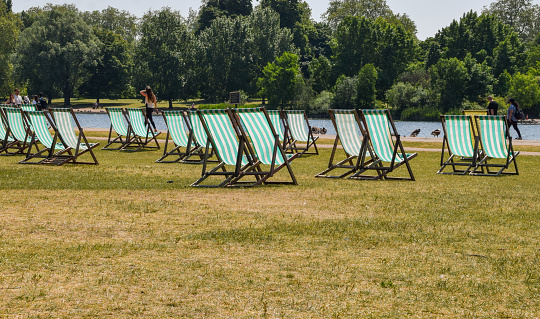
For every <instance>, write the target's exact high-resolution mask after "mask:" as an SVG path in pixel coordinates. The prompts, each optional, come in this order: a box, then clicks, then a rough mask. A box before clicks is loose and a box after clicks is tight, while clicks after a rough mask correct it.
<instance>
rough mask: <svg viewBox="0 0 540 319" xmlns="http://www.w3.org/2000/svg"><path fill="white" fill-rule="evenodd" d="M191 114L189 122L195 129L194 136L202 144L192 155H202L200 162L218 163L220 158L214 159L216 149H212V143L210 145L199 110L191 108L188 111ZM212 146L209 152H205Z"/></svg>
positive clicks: (193, 129)
mask: <svg viewBox="0 0 540 319" xmlns="http://www.w3.org/2000/svg"><path fill="white" fill-rule="evenodd" d="M188 115H189V124H190V125H191V130H192V131H193V137H194V138H195V141H197V143H198V144H199V146H200V149H199V150H197V151H194V152H193V153H192V154H191V155H192V156H200V157H201V161H199V164H202V163H204V162H205V161H206V162H213V163H217V162H218V160H216V159H212V157H213V156H214V149H212V145H208V144H207V143H208V136H207V135H206V131H205V130H204V126H203V124H202V122H201V119H200V117H199V115H198V114H197V111H194V110H191V111H188ZM207 146H208V147H210V152H209V153H208V154H205V150H206V147H207Z"/></svg>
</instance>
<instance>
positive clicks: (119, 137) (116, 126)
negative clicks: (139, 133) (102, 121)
mask: <svg viewBox="0 0 540 319" xmlns="http://www.w3.org/2000/svg"><path fill="white" fill-rule="evenodd" d="M105 110H106V111H107V114H108V115H109V119H110V120H111V126H110V128H109V138H108V139H107V145H105V147H103V148H102V149H103V150H119V149H121V148H123V147H124V146H125V145H126V144H127V143H129V141H130V136H131V135H132V134H131V131H132V129H131V124H130V123H129V119H128V118H127V116H126V115H125V112H124V109H123V108H120V107H106V108H105ZM126 121H127V126H126ZM113 130H114V132H115V133H116V137H114V138H113V136H112V133H113ZM112 144H120V146H118V147H117V148H109V146H111V145H112Z"/></svg>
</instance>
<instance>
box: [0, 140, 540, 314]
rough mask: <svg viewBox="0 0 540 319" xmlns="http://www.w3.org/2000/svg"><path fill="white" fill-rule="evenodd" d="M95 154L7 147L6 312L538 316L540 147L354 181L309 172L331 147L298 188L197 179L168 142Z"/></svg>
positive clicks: (302, 170) (1, 276) (1, 292)
mask: <svg viewBox="0 0 540 319" xmlns="http://www.w3.org/2000/svg"><path fill="white" fill-rule="evenodd" d="M99 142H101V143H102V145H104V143H103V140H99ZM407 146H408V147H413V146H414V143H407ZM96 155H97V158H98V160H99V162H100V165H99V166H82V165H79V166H73V165H65V166H63V167H44V166H35V165H20V164H16V162H17V161H19V160H20V159H22V157H21V156H0V194H1V196H2V209H1V210H0V317H2V318H3V317H5V318H49V317H50V318H81V317H96V318H104V317H108V318H131V317H145V318H165V317H187V318H203V317H206V318H222V317H226V318H265V317H267V318H357V317H392V318H403V317H459V318H462V317H485V318H493V317H503V318H533V317H538V316H540V231H539V230H540V218H539V217H540V200H539V199H538V189H539V188H538V180H539V178H540V176H539V172H540V170H539V169H538V167H539V166H540V157H536V156H519V157H518V165H519V169H520V172H521V175H519V176H505V177H500V178H491V177H473V176H448V175H437V174H435V172H436V171H437V170H438V168H439V165H438V162H439V156H440V154H439V153H436V152H421V153H419V155H418V157H417V158H415V159H414V160H413V161H412V162H411V164H412V168H413V171H414V173H415V177H416V179H417V180H416V181H415V182H410V181H353V180H334V179H317V178H314V177H313V176H314V175H315V174H316V173H318V172H320V171H322V170H323V169H324V168H325V166H326V164H327V160H328V158H329V156H330V150H329V149H322V150H321V155H319V156H306V157H302V158H300V159H297V160H295V161H294V162H293V169H294V172H295V174H296V177H297V179H298V182H299V185H298V186H264V187H259V188H254V189H199V188H191V187H189V186H188V185H189V184H190V183H192V182H194V181H195V180H196V179H197V178H198V176H199V175H200V172H201V166H197V165H186V164H157V163H154V161H155V160H156V159H157V158H159V157H160V155H161V151H146V150H143V151H139V152H120V151H101V150H98V151H97V152H96ZM404 171H405V168H404V167H403V168H400V169H399V170H398V171H397V172H395V173H396V174H397V175H402V173H403V172H404Z"/></svg>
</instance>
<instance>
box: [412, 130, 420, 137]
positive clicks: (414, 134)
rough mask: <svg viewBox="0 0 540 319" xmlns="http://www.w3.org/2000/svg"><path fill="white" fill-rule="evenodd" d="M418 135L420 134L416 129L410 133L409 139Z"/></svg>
mask: <svg viewBox="0 0 540 319" xmlns="http://www.w3.org/2000/svg"><path fill="white" fill-rule="evenodd" d="M418 134H420V129H419V128H417V129H416V130H414V131H413V132H412V133H411V137H416V136H418Z"/></svg>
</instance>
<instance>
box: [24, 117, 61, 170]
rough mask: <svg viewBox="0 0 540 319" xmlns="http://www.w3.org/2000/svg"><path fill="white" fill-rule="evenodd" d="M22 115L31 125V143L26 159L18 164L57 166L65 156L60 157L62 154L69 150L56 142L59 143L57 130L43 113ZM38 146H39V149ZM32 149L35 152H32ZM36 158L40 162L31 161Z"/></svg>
mask: <svg viewBox="0 0 540 319" xmlns="http://www.w3.org/2000/svg"><path fill="white" fill-rule="evenodd" d="M24 114H25V115H26V118H27V119H28V122H30V123H31V124H32V125H31V126H30V132H31V141H30V145H29V147H28V151H27V152H26V158H25V159H23V160H22V161H20V162H19V164H57V163H58V162H59V161H61V159H62V158H63V157H65V156H67V155H64V156H62V154H63V153H65V152H67V151H69V150H70V149H69V147H66V146H64V144H63V143H62V142H58V141H60V139H59V137H58V129H56V126H55V125H54V123H53V122H52V120H51V119H50V118H49V116H48V115H47V113H46V112H45V111H27V112H24ZM49 126H50V127H51V129H52V130H53V131H54V136H51V133H50V132H49ZM38 142H39V143H38ZM39 145H41V149H40V147H39ZM34 148H35V152H32V150H33V149H34ZM36 158H37V159H40V161H38V162H35V161H33V160H34V159H36Z"/></svg>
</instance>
